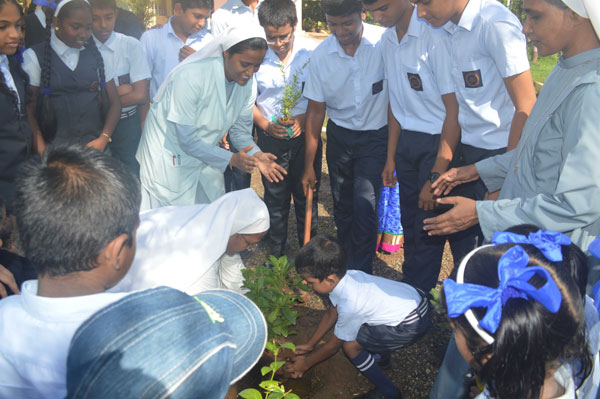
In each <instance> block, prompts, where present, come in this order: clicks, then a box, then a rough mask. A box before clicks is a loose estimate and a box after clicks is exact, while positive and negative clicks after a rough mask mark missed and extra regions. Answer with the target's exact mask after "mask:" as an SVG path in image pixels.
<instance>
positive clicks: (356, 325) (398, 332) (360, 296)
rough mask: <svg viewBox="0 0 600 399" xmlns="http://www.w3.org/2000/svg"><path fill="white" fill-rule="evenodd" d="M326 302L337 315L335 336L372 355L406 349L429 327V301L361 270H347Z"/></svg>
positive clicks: (390, 281)
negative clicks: (360, 347) (333, 307)
mask: <svg viewBox="0 0 600 399" xmlns="http://www.w3.org/2000/svg"><path fill="white" fill-rule="evenodd" d="M329 299H330V300H331V303H332V304H333V306H335V307H336V310H337V314H338V318H337V321H336V323H335V327H334V329H333V333H334V335H335V336H336V337H337V338H339V339H341V340H342V341H348V342H351V341H357V342H358V343H359V344H360V345H361V346H362V347H363V348H364V349H365V350H366V351H368V352H371V353H380V354H388V353H390V352H392V351H394V350H396V349H399V348H403V347H406V346H408V345H410V344H412V343H414V342H415V341H416V340H417V339H418V338H420V337H422V336H423V335H424V334H425V333H426V332H427V329H428V328H429V325H430V319H429V305H428V301H427V299H425V298H423V297H422V296H421V294H420V293H419V292H418V291H417V290H416V289H415V288H413V287H412V286H410V285H408V284H405V283H401V282H398V281H394V280H389V279H386V278H383V277H377V276H371V275H369V274H367V273H364V272H362V271H360V270H348V271H347V272H346V274H345V275H344V277H342V278H341V279H340V281H339V283H338V284H337V285H336V286H335V288H334V289H333V291H331V292H330V293H329ZM382 304H385V306H382Z"/></svg>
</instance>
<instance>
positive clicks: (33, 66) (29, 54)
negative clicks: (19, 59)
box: [23, 48, 42, 87]
mask: <svg viewBox="0 0 600 399" xmlns="http://www.w3.org/2000/svg"><path fill="white" fill-rule="evenodd" d="M23 70H24V71H25V72H27V75H29V84H30V85H32V86H36V87H40V84H41V77H42V69H41V68H40V62H39V61H38V58H37V55H36V54H35V52H34V51H33V50H32V49H30V48H28V49H27V50H25V52H24V53H23Z"/></svg>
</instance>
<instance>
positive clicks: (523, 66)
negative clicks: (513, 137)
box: [443, 0, 529, 150]
mask: <svg viewBox="0 0 600 399" xmlns="http://www.w3.org/2000/svg"><path fill="white" fill-rule="evenodd" d="M443 29H444V30H445V31H446V32H447V34H448V35H449V40H450V48H451V55H452V59H451V61H452V62H451V64H449V68H451V70H452V75H453V76H454V80H455V82H456V97H457V99H458V103H459V112H458V121H459V123H460V127H461V129H462V138H461V141H462V143H464V144H468V145H471V146H474V147H478V148H483V149H487V150H494V149H499V148H503V147H506V146H507V144H508V135H509V132H510V125H511V123H512V118H513V115H514V112H515V107H514V105H513V103H512V101H511V99H510V96H509V95H508V91H507V90H506V86H505V85H504V80H503V79H504V78H507V77H510V76H514V75H518V74H520V73H522V72H525V71H527V70H528V69H529V60H528V59H527V48H526V41H525V35H523V32H522V30H523V27H522V26H521V23H520V22H519V20H518V19H517V17H516V16H515V15H514V14H513V13H512V12H511V11H510V10H509V9H508V8H506V7H505V6H504V5H503V4H502V3H500V2H499V1H497V0H469V3H468V4H467V6H466V7H465V9H464V11H463V14H462V16H461V18H460V21H459V22H458V25H456V24H454V23H453V22H452V21H449V22H448V23H447V24H446V25H444V27H443Z"/></svg>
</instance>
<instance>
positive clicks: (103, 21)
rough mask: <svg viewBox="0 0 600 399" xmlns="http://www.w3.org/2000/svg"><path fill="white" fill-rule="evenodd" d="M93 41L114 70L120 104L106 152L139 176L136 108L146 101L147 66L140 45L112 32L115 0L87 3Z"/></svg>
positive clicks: (138, 136)
mask: <svg viewBox="0 0 600 399" xmlns="http://www.w3.org/2000/svg"><path fill="white" fill-rule="evenodd" d="M90 2H91V6H92V26H93V31H94V35H93V38H94V41H95V42H96V46H97V47H98V49H99V50H100V53H101V54H102V58H103V59H104V60H105V61H106V63H107V64H109V65H110V68H111V69H112V70H113V71H114V74H115V78H114V82H115V86H117V92H118V93H119V99H120V101H121V106H122V107H123V108H122V109H121V117H120V120H119V123H118V124H117V127H116V128H115V131H114V132H113V135H112V141H111V142H110V144H109V148H110V152H111V154H112V155H113V156H115V157H117V158H119V159H120V160H121V162H123V163H124V164H125V165H127V166H128V167H129V169H130V170H131V171H132V172H133V173H135V174H136V175H139V172H140V165H139V164H138V162H137V160H136V159H135V153H136V151H137V147H138V144H139V142H140V137H141V135H142V127H141V122H140V115H139V114H138V112H137V106H138V105H144V104H146V103H147V102H148V85H149V79H150V67H149V66H148V61H147V59H146V56H145V54H144V49H143V48H142V45H141V43H140V42H139V41H138V40H136V39H134V38H132V37H129V36H125V35H123V34H122V33H117V32H114V26H115V21H116V16H117V4H116V2H115V0H91V1H90Z"/></svg>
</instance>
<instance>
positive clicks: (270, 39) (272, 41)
mask: <svg viewBox="0 0 600 399" xmlns="http://www.w3.org/2000/svg"><path fill="white" fill-rule="evenodd" d="M293 33H294V32H293V31H291V32H290V33H288V34H287V35H281V36H277V37H267V44H271V45H273V44H277V42H278V41H279V43H281V44H285V43H288V42H289V41H290V39H291V38H292V34H293Z"/></svg>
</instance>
